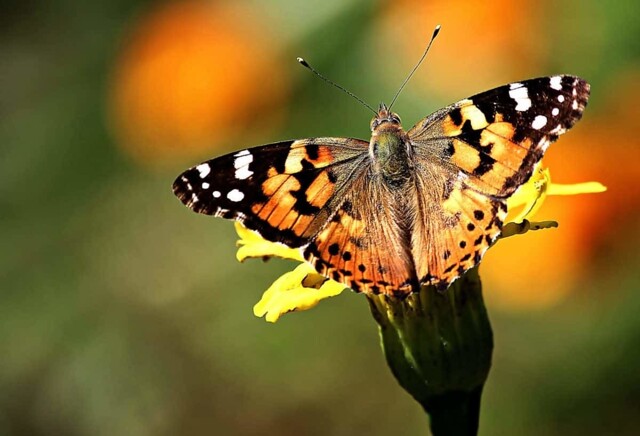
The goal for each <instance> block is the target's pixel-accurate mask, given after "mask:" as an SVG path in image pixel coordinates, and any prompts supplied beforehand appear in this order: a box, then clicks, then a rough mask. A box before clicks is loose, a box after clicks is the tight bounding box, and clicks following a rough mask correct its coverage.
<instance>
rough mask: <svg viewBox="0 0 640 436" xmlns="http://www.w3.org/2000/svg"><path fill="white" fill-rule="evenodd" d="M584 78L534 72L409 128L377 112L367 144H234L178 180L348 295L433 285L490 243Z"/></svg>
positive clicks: (575, 116) (571, 118) (397, 293)
mask: <svg viewBox="0 0 640 436" xmlns="http://www.w3.org/2000/svg"><path fill="white" fill-rule="evenodd" d="M589 90H590V87H589V84H588V83H587V82H586V81H584V80H583V79H581V78H579V77H575V76H570V75H557V76H552V77H541V78H536V79H531V80H525V81H521V82H516V83H511V84H508V85H504V86H500V87H498V88H495V89H492V90H489V91H486V92H482V93H480V94H477V95H474V96H473V97H470V98H467V99H464V100H461V101H458V102H457V103H454V104H451V105H449V106H447V107H445V108H442V109H440V110H438V111H436V112H434V113H433V114H431V115H429V116H427V117H426V118H424V119H422V120H421V121H419V122H418V123H417V124H416V125H415V126H413V127H412V128H411V129H410V130H408V131H405V130H404V129H403V128H402V125H401V121H400V117H399V116H398V115H397V114H395V113H393V112H391V110H390V109H389V108H388V107H387V106H385V105H384V104H381V105H380V106H379V108H378V110H377V113H376V115H375V117H374V118H373V119H372V121H371V125H370V127H371V139H370V140H369V141H364V140H361V139H352V138H308V139H298V140H291V141H283V142H278V143H274V144H269V145H262V146H258V147H254V148H249V149H244V150H241V151H237V152H234V153H230V154H227V155H224V156H221V157H218V158H215V159H212V160H209V161H206V162H204V163H201V164H199V165H197V166H195V167H193V168H191V169H188V170H187V171H185V172H184V173H183V174H181V175H180V176H178V178H177V179H176V181H175V183H174V184H173V191H174V193H175V195H176V196H177V197H178V198H179V199H180V200H181V201H182V202H183V203H184V204H185V205H186V206H187V207H189V208H190V209H192V210H194V211H195V212H198V213H203V214H207V215H213V216H218V217H223V218H228V219H235V220H237V221H240V222H242V223H243V224H244V225H245V226H246V227H247V228H249V229H251V230H254V231H256V232H258V233H259V234H260V235H261V236H262V237H263V238H264V239H266V240H269V241H273V242H279V243H282V244H285V245H287V246H289V247H294V248H299V249H300V251H301V253H302V254H303V256H304V258H305V259H306V260H307V261H308V262H309V263H310V264H311V265H313V267H314V268H315V269H316V270H317V271H318V272H319V273H320V274H323V275H325V276H326V277H328V278H331V279H333V280H336V281H338V282H340V283H343V284H344V285H346V286H347V287H350V288H351V289H353V290H354V291H356V292H364V293H367V294H385V295H388V296H393V297H400V298H401V297H403V296H406V295H408V294H409V293H411V292H417V291H418V290H419V289H420V288H421V286H424V285H431V286H435V287H437V288H438V289H440V290H443V289H446V288H447V287H448V286H449V285H450V284H451V283H452V282H453V281H454V280H455V279H457V278H458V277H460V276H461V275H462V274H464V273H465V271H467V270H469V269H471V268H473V267H474V266H476V265H477V264H478V263H479V262H480V260H481V259H482V257H483V255H484V253H485V252H486V251H487V249H488V248H489V247H490V246H491V245H492V244H493V243H494V242H495V241H496V238H497V237H498V236H499V235H500V232H501V229H502V225H503V222H504V219H505V216H506V213H507V206H506V200H507V198H508V197H509V196H511V195H512V194H513V193H514V192H515V191H516V190H517V189H518V187H519V186H520V185H522V184H523V183H524V182H526V181H527V180H528V179H529V177H530V176H531V174H532V172H533V169H534V166H535V165H536V164H537V163H538V162H539V161H540V159H541V158H542V156H543V155H544V153H545V151H546V150H547V147H548V146H549V144H550V143H552V142H553V141H555V140H556V139H558V137H559V136H560V135H562V134H563V133H565V132H566V131H567V130H568V129H569V128H571V127H572V126H573V125H574V124H575V123H576V122H577V121H578V120H579V119H580V118H581V116H582V113H583V111H584V109H585V106H586V104H587V100H588V98H589Z"/></svg>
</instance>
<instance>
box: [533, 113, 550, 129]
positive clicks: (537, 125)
mask: <svg viewBox="0 0 640 436" xmlns="http://www.w3.org/2000/svg"><path fill="white" fill-rule="evenodd" d="M546 125H547V117H545V116H544V115H538V116H537V117H535V118H534V119H533V123H531V127H533V128H534V129H536V130H540V129H542V128H543V127H544V126H546Z"/></svg>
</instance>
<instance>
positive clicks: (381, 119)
mask: <svg viewBox="0 0 640 436" xmlns="http://www.w3.org/2000/svg"><path fill="white" fill-rule="evenodd" d="M400 124H401V121H400V116H399V115H398V114H396V113H394V112H391V111H390V110H389V108H387V105H385V104H384V103H380V106H379V107H378V113H377V114H376V116H375V117H373V119H372V120H371V131H372V132H375V131H376V130H378V131H379V130H386V129H385V128H392V129H394V130H395V129H398V128H399V127H400Z"/></svg>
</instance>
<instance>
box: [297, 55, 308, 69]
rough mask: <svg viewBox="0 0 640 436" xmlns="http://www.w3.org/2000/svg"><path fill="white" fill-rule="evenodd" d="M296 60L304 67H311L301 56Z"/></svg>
mask: <svg viewBox="0 0 640 436" xmlns="http://www.w3.org/2000/svg"><path fill="white" fill-rule="evenodd" d="M296 60H297V61H298V62H300V63H301V64H302V65H304V66H305V67H308V66H309V64H308V63H307V61H305V60H304V59H302V58H301V57H300V56H298V57H297V58H296Z"/></svg>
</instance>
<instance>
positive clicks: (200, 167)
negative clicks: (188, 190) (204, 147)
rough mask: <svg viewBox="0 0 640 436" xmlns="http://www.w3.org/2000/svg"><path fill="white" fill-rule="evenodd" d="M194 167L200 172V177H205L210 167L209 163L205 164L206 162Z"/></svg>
mask: <svg viewBox="0 0 640 436" xmlns="http://www.w3.org/2000/svg"><path fill="white" fill-rule="evenodd" d="M196 169H197V170H198V172H199V173H200V178H201V179H204V178H205V177H207V176H208V175H209V173H210V172H211V167H210V166H209V164H206V163H203V164H200V165H198V166H197V167H196Z"/></svg>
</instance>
